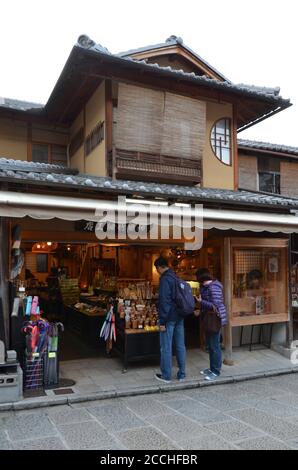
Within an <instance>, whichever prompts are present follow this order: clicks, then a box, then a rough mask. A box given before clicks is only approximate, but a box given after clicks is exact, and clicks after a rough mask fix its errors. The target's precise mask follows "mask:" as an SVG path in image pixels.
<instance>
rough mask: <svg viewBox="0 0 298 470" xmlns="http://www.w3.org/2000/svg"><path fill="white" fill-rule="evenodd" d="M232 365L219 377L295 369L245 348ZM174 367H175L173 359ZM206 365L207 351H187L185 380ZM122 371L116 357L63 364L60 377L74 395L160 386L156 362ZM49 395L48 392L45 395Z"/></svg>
mask: <svg viewBox="0 0 298 470" xmlns="http://www.w3.org/2000/svg"><path fill="white" fill-rule="evenodd" d="M223 356H224V355H223ZM234 362H235V363H234V365H233V366H225V365H223V370H222V376H221V378H223V379H224V378H225V379H228V378H233V377H240V376H243V375H246V376H247V375H256V374H265V373H267V372H269V371H276V372H278V371H284V370H286V369H290V368H293V367H294V366H293V364H292V363H291V361H290V360H289V359H287V358H286V357H284V356H281V355H280V354H278V353H276V352H275V351H273V350H271V349H267V348H263V349H256V350H253V351H251V352H250V351H248V348H247V347H243V348H236V349H235V350H234ZM173 364H174V366H175V360H174V361H173ZM208 366H209V356H208V354H207V353H206V352H204V351H202V350H200V349H190V350H188V351H187V381H189V382H198V380H200V379H202V376H201V375H200V370H202V369H205V368H206V367H208ZM122 370H123V366H122V363H121V361H120V359H119V358H117V357H116V358H110V359H108V358H103V357H102V358H98V359H97V358H92V359H82V360H76V361H67V362H62V363H61V366H60V375H61V376H62V377H65V378H68V379H73V380H75V381H76V384H75V386H74V387H72V389H73V391H74V392H75V393H76V394H77V395H82V394H86V393H87V394H90V393H93V392H99V391H106V392H107V391H110V392H112V391H115V390H117V391H120V390H130V389H136V388H138V387H143V388H144V387H154V386H157V385H160V383H157V382H156V381H155V380H154V378H153V377H154V374H155V373H156V372H159V369H158V364H156V363H153V364H148V363H146V362H143V363H132V364H130V365H129V367H128V370H127V372H126V373H124V374H123V373H122ZM297 370H298V369H297ZM173 374H175V369H173ZM173 378H175V377H174V376H173ZM173 382H174V381H173ZM50 393H51V392H48V395H50Z"/></svg>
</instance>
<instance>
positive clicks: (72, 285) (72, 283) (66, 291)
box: [59, 279, 80, 305]
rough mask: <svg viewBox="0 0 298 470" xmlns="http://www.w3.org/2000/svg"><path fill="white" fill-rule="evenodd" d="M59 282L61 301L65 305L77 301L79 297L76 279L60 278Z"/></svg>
mask: <svg viewBox="0 0 298 470" xmlns="http://www.w3.org/2000/svg"><path fill="white" fill-rule="evenodd" d="M59 284H60V291H61V294H62V299H63V303H64V304H65V305H72V304H74V303H75V302H78V300H79V297H80V289H79V282H78V279H60V281H59Z"/></svg>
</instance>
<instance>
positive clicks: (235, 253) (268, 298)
mask: <svg viewBox="0 0 298 470" xmlns="http://www.w3.org/2000/svg"><path fill="white" fill-rule="evenodd" d="M289 106H291V103H290V100H288V99H284V98H282V97H281V96H280V94H279V89H272V88H264V87H257V86H248V85H244V84H239V85H237V84H233V83H232V82H231V81H230V80H228V79H227V78H226V77H224V76H223V75H222V74H221V73H220V72H218V71H217V70H216V69H215V68H214V67H212V66H211V65H210V64H208V63H207V62H206V61H205V60H203V59H202V58H201V57H200V56H198V54H196V53H194V52H193V51H192V50H191V49H189V48H188V47H187V46H186V45H185V44H184V43H183V41H182V39H181V38H177V37H176V36H171V37H170V38H168V39H167V40H166V42H165V43H162V44H157V45H155V46H150V47H144V48H141V49H136V50H132V51H128V52H125V53H120V54H111V53H110V52H109V51H108V50H107V49H106V48H105V47H103V46H101V45H100V44H96V43H95V42H94V41H92V40H91V39H89V38H88V37H87V36H80V37H79V39H78V42H77V44H76V45H75V46H74V47H73V49H72V51H71V53H70V56H69V58H68V60H67V62H66V64H65V66H64V68H63V70H62V72H61V75H60V77H59V79H58V81H57V83H56V85H55V87H54V89H53V91H52V93H51V95H50V97H49V99H48V101H47V103H46V104H45V105H39V104H36V103H29V102H20V101H18V100H12V99H7V98H0V156H1V157H2V158H0V216H1V220H2V222H1V230H2V231H3V230H4V228H5V227H6V232H5V233H6V237H11V232H12V227H13V226H15V225H16V224H18V225H20V226H21V228H22V249H23V250H24V253H25V265H27V269H29V267H28V266H30V267H31V269H30V270H31V271H32V272H33V274H34V276H35V277H36V278H37V279H38V281H39V282H40V283H44V284H45V283H46V279H47V277H48V276H49V272H50V270H51V268H52V267H57V263H58V264H59V263H60V261H61V260H63V267H64V268H65V269H66V268H67V269H66V271H67V274H68V277H70V278H77V279H78V280H79V283H80V287H81V288H84V287H85V288H86V286H88V285H90V284H92V282H93V279H94V277H95V273H96V272H98V271H99V270H101V271H103V272H104V273H105V274H106V275H107V276H108V277H109V278H110V279H111V278H115V279H114V282H115V283H116V284H117V282H118V283H119V282H120V283H121V279H122V282H125V280H126V281H127V282H134V281H136V282H137V280H142V282H143V281H145V282H151V283H152V284H153V285H155V284H157V279H156V276H155V274H154V272H153V271H152V263H153V260H154V257H156V256H157V255H158V254H159V253H160V251H161V250H164V249H172V254H171V256H172V258H175V259H174V261H175V266H176V270H177V272H178V273H179V274H180V275H181V276H184V278H185V279H187V280H189V281H193V280H194V277H193V276H194V272H195V269H196V268H198V267H199V266H203V265H204V266H209V267H210V269H212V270H213V272H214V275H216V276H218V277H220V278H221V280H222V281H223V282H224V285H225V297H226V303H227V306H228V310H229V325H228V326H227V327H226V331H225V345H226V356H227V359H228V360H230V361H231V358H232V346H233V344H234V345H238V343H239V341H240V338H242V336H243V328H244V327H246V326H251V325H257V329H256V330H255V334H256V332H257V333H258V334H259V330H260V326H259V325H270V327H269V328H267V329H266V328H263V333H264V335H265V336H266V335H267V336H268V334H269V336H270V343H272V345H273V346H276V347H281V346H289V345H290V344H291V342H292V339H293V325H292V323H293V319H292V308H291V305H292V298H290V278H289V256H288V255H289V250H290V248H289V246H290V240H291V234H292V233H295V232H296V231H297V227H298V219H297V217H296V216H295V214H296V212H297V211H298V200H297V199H295V198H296V197H297V195H296V192H297V188H296V185H295V174H296V172H297V168H298V167H296V165H298V162H297V161H296V160H297V158H298V149H294V148H290V147H285V146H284V147H281V148H278V147H277V146H274V145H272V144H262V143H258V142H249V141H243V140H238V138H237V135H238V133H239V132H241V131H242V130H244V129H247V128H248V127H250V126H252V125H257V123H258V122H261V121H262V120H264V119H266V118H269V117H270V116H272V115H274V114H276V113H278V112H280V111H282V110H284V109H286V108H288V107H289ZM278 169H279V171H278ZM268 174H269V176H268ZM118 196H125V197H126V198H129V199H130V200H132V201H136V202H140V201H143V202H144V201H146V204H147V205H148V206H150V207H152V206H154V204H156V203H157V202H159V203H170V204H172V203H176V204H184V205H188V206H192V205H194V204H203V205H204V210H205V211H204V244H203V247H202V248H201V249H200V250H197V251H196V252H194V253H192V254H190V253H189V252H186V250H183V246H184V245H183V244H184V239H182V238H181V240H178V241H177V240H173V239H171V237H170V236H169V237H168V239H163V240H162V239H158V240H156V241H154V242H152V241H150V242H148V240H147V241H144V240H140V241H138V243H136V242H132V241H131V240H128V239H126V240H124V239H121V240H119V239H117V240H116V239H115V240H107V241H105V242H102V241H101V242H99V240H98V239H97V238H96V236H95V232H94V226H93V223H94V222H96V218H95V210H96V208H97V207H98V205H100V207H101V208H102V207H104V206H105V205H106V206H107V207H114V208H116V203H117V197H118ZM82 221H85V223H83V222H82ZM7 227H8V229H7ZM9 243H10V248H11V241H9V240H8V242H7V244H9ZM53 247H55V248H53ZM10 248H9V247H8V249H10ZM1 249H2V256H4V253H6V255H5V256H7V245H6V244H5V243H3V244H2V246H1ZM179 250H180V251H179ZM178 252H179V258H178V255H177V253H178ZM39 254H44V255H47V257H46V258H45V257H44V258H43V259H44V261H42V257H38V260H37V256H38V255H39ZM2 259H4V258H2ZM45 260H46V261H45ZM57 260H58V261H57ZM44 262H46V263H47V264H46V268H44V267H43V268H41V267H39V268H38V267H37V266H38V264H39V265H41V264H42V263H44ZM26 263H27V264H26ZM30 263H31V264H30ZM92 263H93V264H92ZM294 264H295V263H294ZM10 267H11V266H10V264H8V265H6V264H3V263H2V266H1V270H2V276H1V291H2V292H4V291H6V296H7V289H8V282H7V281H8V280H9V277H10V276H9V269H10ZM60 267H61V266H60ZM295 269H296V268H295ZM255 270H258V271H261V273H262V280H263V288H262V292H261V290H260V292H259V295H258V296H257V297H259V303H260V304H262V302H263V304H262V305H261V306H260V305H259V306H258V305H256V304H257V301H256V296H255V297H254V299H253V301H252V300H251V299H249V298H250V297H251V296H250V295H249V293H248V290H249V286H248V285H247V284H248V275H249V273H251V272H252V271H255ZM297 273H298V271H297ZM291 282H292V283H293V285H292V290H291V293H292V294H293V295H294V297H293V298H294V299H296V298H297V297H295V295H296V292H297V294H298V275H297V276H296V271H295V273H294V271H293V272H292V278H291ZM83 284H84V285H83ZM110 287H111V286H110ZM296 289H297V290H296ZM6 298H7V297H5V296H4V294H3V301H4V304H5V305H4V307H3V308H4V312H5V313H4V315H5V319H6V321H5V325H6V343H7V345H8V343H9V316H10V309H11V306H9V304H8V301H7V300H5V299H6ZM260 298H261V300H260ZM273 325H274V328H273ZM271 333H272V334H271ZM244 334H245V332H244ZM201 340H202V338H201ZM198 344H199V342H198Z"/></svg>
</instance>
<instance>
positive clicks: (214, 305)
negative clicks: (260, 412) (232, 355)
mask: <svg viewBox="0 0 298 470" xmlns="http://www.w3.org/2000/svg"><path fill="white" fill-rule="evenodd" d="M196 277H197V280H198V282H199V283H200V297H199V298H197V302H198V303H199V305H200V313H201V315H202V317H203V322H202V323H203V324H206V322H205V321H204V320H205V319H206V315H210V314H211V315H212V314H214V315H217V316H218V318H219V320H218V331H216V332H215V331H212V332H210V331H207V330H206V341H207V346H208V350H209V358H210V368H209V369H204V370H202V371H201V374H202V375H204V376H205V380H216V378H217V377H218V376H219V375H220V372H221V366H222V354H221V347H220V336H221V327H223V326H224V325H226V324H227V311H226V307H225V305H224V296H223V286H222V284H221V283H220V282H219V281H217V280H216V279H213V277H212V276H211V274H210V271H209V270H208V269H207V268H201V269H198V271H197V272H196Z"/></svg>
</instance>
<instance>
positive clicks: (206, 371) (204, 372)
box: [200, 369, 212, 375]
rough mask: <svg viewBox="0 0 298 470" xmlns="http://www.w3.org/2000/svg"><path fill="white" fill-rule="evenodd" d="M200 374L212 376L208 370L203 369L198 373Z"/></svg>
mask: <svg viewBox="0 0 298 470" xmlns="http://www.w3.org/2000/svg"><path fill="white" fill-rule="evenodd" d="M200 374H201V375H210V374H212V372H211V370H210V369H204V370H201V371H200Z"/></svg>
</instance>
